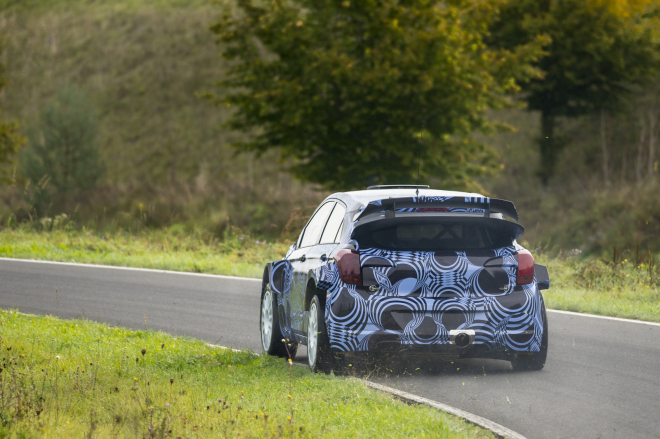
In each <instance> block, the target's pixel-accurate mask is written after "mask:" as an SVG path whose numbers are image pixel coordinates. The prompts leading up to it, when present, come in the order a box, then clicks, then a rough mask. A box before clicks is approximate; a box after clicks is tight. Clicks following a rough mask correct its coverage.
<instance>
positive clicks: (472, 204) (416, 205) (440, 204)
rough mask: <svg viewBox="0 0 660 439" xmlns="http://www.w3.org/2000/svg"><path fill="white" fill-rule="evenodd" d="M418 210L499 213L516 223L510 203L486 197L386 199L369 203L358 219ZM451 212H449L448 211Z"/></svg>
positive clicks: (516, 219)
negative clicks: (373, 215) (463, 210)
mask: <svg viewBox="0 0 660 439" xmlns="http://www.w3.org/2000/svg"><path fill="white" fill-rule="evenodd" d="M419 209H434V210H435V209H460V210H462V209H465V211H467V212H470V211H473V210H472V209H475V210H477V211H483V214H484V217H490V213H491V212H495V213H501V214H504V215H506V216H508V217H509V218H511V219H513V220H514V221H515V222H518V211H517V210H516V206H514V205H513V203H512V202H511V201H507V200H500V199H499V198H488V197H409V198H387V199H384V200H377V201H372V202H370V203H369V204H368V205H367V207H366V208H365V209H364V210H363V211H362V214H361V215H360V217H359V218H360V219H362V218H365V217H366V216H368V215H372V214H374V213H383V212H384V213H385V217H386V218H394V217H395V216H396V213H397V212H406V211H407V212H419V211H420V210H419ZM448 211H450V212H451V210H448Z"/></svg>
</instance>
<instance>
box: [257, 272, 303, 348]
mask: <svg viewBox="0 0 660 439" xmlns="http://www.w3.org/2000/svg"><path fill="white" fill-rule="evenodd" d="M259 314H260V317H259V332H260V333H261V347H262V348H263V350H264V352H265V353H266V354H268V355H274V356H276V357H282V358H289V354H290V355H291V357H290V358H291V359H292V360H293V359H294V358H295V356H296V350H297V348H298V345H297V344H295V343H290V347H289V352H287V349H286V346H285V345H284V342H283V341H282V340H283V339H284V336H283V335H282V331H281V330H280V318H279V312H278V311H277V298H276V297H275V294H274V293H273V292H272V291H271V290H270V285H269V284H267V283H266V284H265V285H264V287H263V288H262V292H261V307H260V313H259Z"/></svg>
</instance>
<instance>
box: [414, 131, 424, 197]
mask: <svg viewBox="0 0 660 439" xmlns="http://www.w3.org/2000/svg"><path fill="white" fill-rule="evenodd" d="M421 135H422V136H423V135H424V125H422V133H421ZM422 138H423V137H422ZM421 167H422V150H421V149H420V150H419V160H418V161H417V190H416V191H415V196H416V197H418V198H419V170H420V168H421Z"/></svg>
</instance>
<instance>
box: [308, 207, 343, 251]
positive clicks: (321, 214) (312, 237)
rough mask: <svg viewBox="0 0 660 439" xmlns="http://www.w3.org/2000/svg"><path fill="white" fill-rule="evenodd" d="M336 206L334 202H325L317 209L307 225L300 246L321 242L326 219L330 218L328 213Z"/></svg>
mask: <svg viewBox="0 0 660 439" xmlns="http://www.w3.org/2000/svg"><path fill="white" fill-rule="evenodd" d="M334 206H335V203H334V202H330V203H325V204H324V205H323V206H321V208H320V209H319V210H317V211H316V213H315V214H314V216H313V217H312V219H311V220H309V222H308V223H307V227H305V231H304V232H303V237H302V239H301V240H300V247H309V246H310V245H314V244H316V243H317V242H319V236H320V235H321V232H322V231H323V226H324V225H325V220H326V219H327V218H328V215H329V214H330V211H331V210H332V208H333V207H334Z"/></svg>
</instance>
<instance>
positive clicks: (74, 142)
mask: <svg viewBox="0 0 660 439" xmlns="http://www.w3.org/2000/svg"><path fill="white" fill-rule="evenodd" d="M29 138H30V142H29V144H28V147H27V148H26V149H25V150H24V151H23V152H22V154H21V171H22V173H23V175H25V176H26V177H27V178H29V179H30V181H31V182H32V184H33V187H34V188H35V191H34V195H33V197H34V198H33V199H34V204H35V207H37V210H38V211H41V212H40V213H44V209H45V204H46V203H47V202H49V201H51V200H53V201H55V202H56V203H57V202H59V203H62V204H64V203H65V202H66V201H68V200H69V199H70V197H71V195H72V194H74V193H81V192H84V191H88V190H91V189H94V187H95V186H96V184H97V183H98V181H99V179H100V178H101V175H102V173H103V164H102V163H101V159H100V157H99V153H98V144H99V139H98V116H97V113H96V109H95V108H94V107H93V106H92V105H91V103H90V102H89V101H88V100H87V99H86V98H85V97H84V96H83V95H82V94H81V92H80V91H78V90H77V89H76V88H70V87H69V88H63V89H61V90H60V91H59V93H58V94H57V97H56V99H55V100H54V101H53V102H51V103H49V104H48V105H46V106H45V107H44V109H43V110H42V111H41V112H40V113H39V120H38V122H37V124H36V125H35V126H34V127H33V128H32V130H31V132H30V135H29ZM57 210H61V207H60V206H57Z"/></svg>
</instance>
